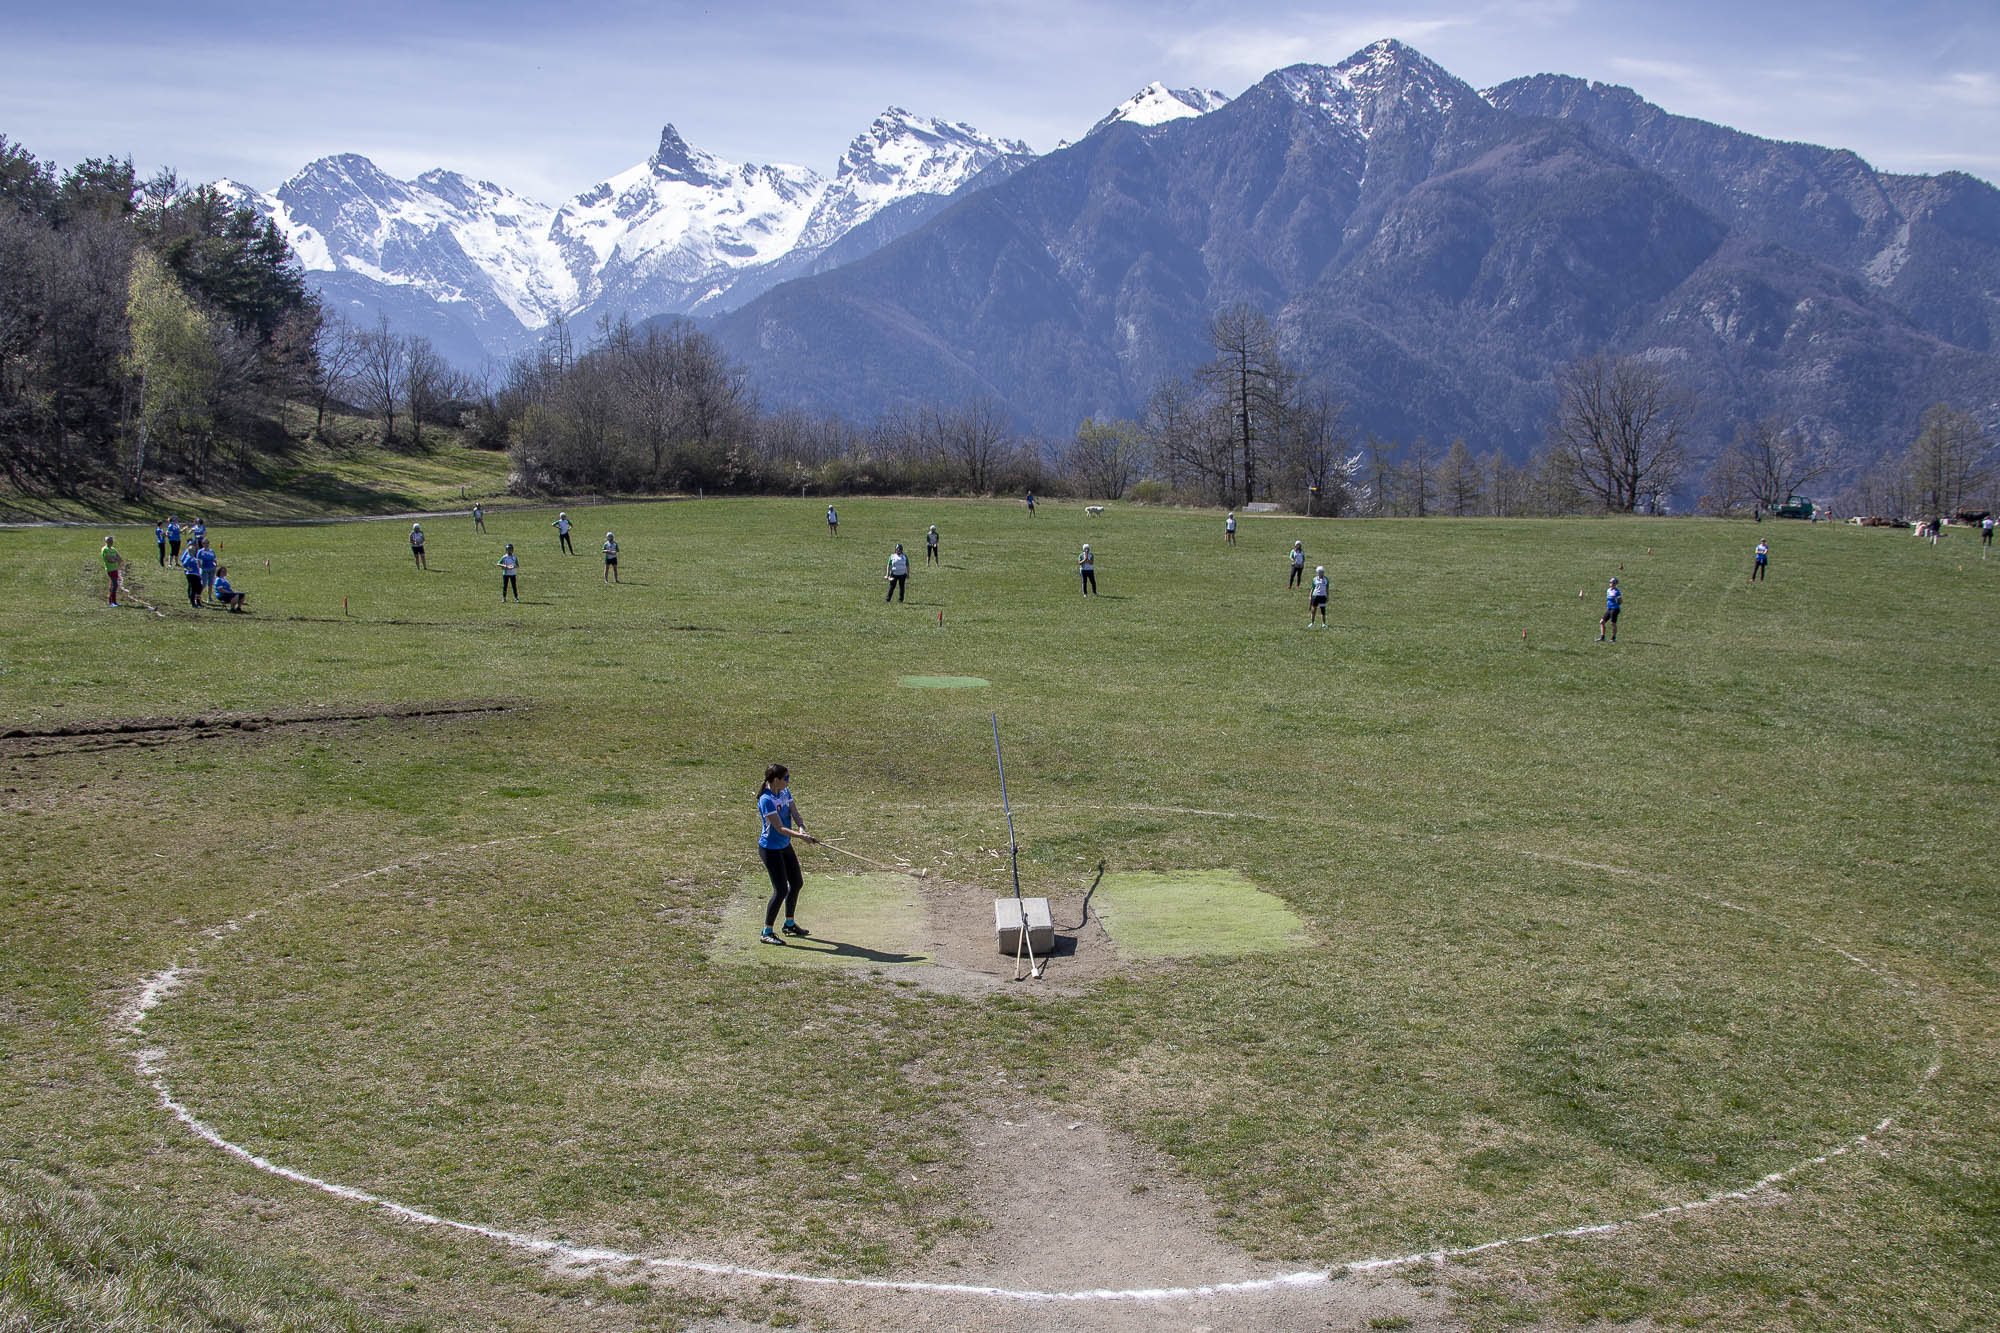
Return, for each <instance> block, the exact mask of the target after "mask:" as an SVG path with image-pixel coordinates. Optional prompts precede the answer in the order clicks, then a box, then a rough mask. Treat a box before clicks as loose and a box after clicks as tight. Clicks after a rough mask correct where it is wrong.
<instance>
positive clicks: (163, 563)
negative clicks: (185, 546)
mask: <svg viewBox="0 0 2000 1333" xmlns="http://www.w3.org/2000/svg"><path fill="white" fill-rule="evenodd" d="M153 540H154V541H156V542H158V543H159V544H160V568H161V569H165V568H166V567H167V530H166V528H164V527H162V526H161V525H160V524H158V523H155V524H154V525H153Z"/></svg>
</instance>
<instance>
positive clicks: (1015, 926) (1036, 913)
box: [993, 898, 1056, 958]
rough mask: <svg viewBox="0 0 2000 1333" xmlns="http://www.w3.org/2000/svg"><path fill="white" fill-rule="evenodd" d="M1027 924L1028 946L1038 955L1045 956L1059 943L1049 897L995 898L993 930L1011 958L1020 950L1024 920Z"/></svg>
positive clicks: (1005, 952)
mask: <svg viewBox="0 0 2000 1333" xmlns="http://www.w3.org/2000/svg"><path fill="white" fill-rule="evenodd" d="M1023 920H1025V921H1026V922H1027V927H1028V947H1029V948H1030V949H1032V950H1034V954H1035V957H1037V958H1046V957H1047V956H1048V955H1049V954H1050V953H1052V952H1054V950H1055V947H1056V923H1055V918H1054V917H1053V916H1051V915H1050V914H1049V900H1048V899H1047V898H995V899H994V900H993V931H994V934H996V935H998V936H999V937H1000V952H1001V953H1003V954H1005V955H1006V956H1007V957H1009V958H1014V957H1017V956H1019V954H1020V952H1021V924H1022V922H1023Z"/></svg>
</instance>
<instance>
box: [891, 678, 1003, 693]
mask: <svg viewBox="0 0 2000 1333" xmlns="http://www.w3.org/2000/svg"><path fill="white" fill-rule="evenodd" d="M896 683H897V684H898V685H902V686H905V687H907V688H909V689H912V690H983V689H985V688H986V687H987V686H988V685H991V684H992V683H993V682H992V681H990V680H987V679H986V678H985V677H983V676H904V677H902V678H901V679H899V680H898V681H897V682H896Z"/></svg>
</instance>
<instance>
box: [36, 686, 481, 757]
mask: <svg viewBox="0 0 2000 1333" xmlns="http://www.w3.org/2000/svg"><path fill="white" fill-rule="evenodd" d="M517 707H519V705H518V704H516V703H512V702H507V701H502V700H495V699H486V700H456V701H454V700H444V701H438V702H433V703H405V704H378V705H361V706H352V707H347V708H343V709H340V710H338V711H329V710H310V709H306V710H297V711H290V712H276V713H229V712H219V713H202V714H197V715H196V716H194V717H141V718H111V719H81V720H78V721H75V722H65V723H62V724H60V725H58V726H52V727H16V728H14V729H12V730H9V731H0V759H41V758H45V757H47V756H50V755H58V754H88V753H91V752H93V751H97V750H110V749H118V748H123V747H140V748H145V747H151V746H159V745H173V744H175V743H177V742H180V741H193V740H214V739H216V738H217V737H220V736H229V735H240V734H242V733H244V732H253V731H269V730H275V729H279V728H287V727H312V726H325V725H327V724H329V723H336V722H378V721H385V720H389V721H416V720H420V719H431V718H456V717H472V716H486V715H492V714H496V713H508V712H512V711H514V709H515V708H517Z"/></svg>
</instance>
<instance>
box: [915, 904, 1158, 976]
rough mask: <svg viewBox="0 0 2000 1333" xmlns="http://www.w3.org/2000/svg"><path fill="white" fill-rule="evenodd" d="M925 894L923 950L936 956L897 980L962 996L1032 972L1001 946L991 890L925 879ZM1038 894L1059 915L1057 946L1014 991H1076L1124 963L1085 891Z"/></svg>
mask: <svg viewBox="0 0 2000 1333" xmlns="http://www.w3.org/2000/svg"><path fill="white" fill-rule="evenodd" d="M920 892H921V894H922V897H923V904H924V945H923V948H924V952H926V953H928V954H929V955H930V956H931V959H932V962H931V964H930V965H929V966H927V967H918V968H910V969H907V970H905V971H902V972H898V973H897V974H896V975H897V976H898V977H899V978H901V979H903V980H908V981H914V982H916V983H917V984H918V985H920V986H923V987H925V988H926V989H930V990H937V991H943V992H946V993H949V994H961V995H962V994H978V993H981V992H984V991H989V990H992V989H994V988H996V987H999V986H1012V985H1014V976H1015V974H1016V972H1020V973H1022V974H1023V975H1025V974H1026V973H1027V971H1028V968H1027V963H1026V960H1025V959H1023V960H1021V962H1020V963H1019V964H1018V965H1017V963H1016V960H1015V958H1014V956H1013V955H1012V954H1002V953H1001V952H1000V947H999V942H998V939H997V937H996V935H995V933H994V929H993V901H994V894H993V890H992V889H990V888H982V887H978V886H969V885H965V884H959V883H954V882H953V881H951V880H948V879H939V878H931V879H927V880H923V881H921V888H920ZM1039 896H1046V897H1048V899H1049V912H1050V915H1051V916H1052V917H1053V918H1054V919H1055V927H1056V930H1055V936H1056V945H1055V950H1054V951H1053V952H1052V953H1051V954H1050V955H1049V956H1048V958H1047V959H1045V960H1041V961H1043V962H1044V964H1045V965H1044V967H1043V970H1042V976H1041V979H1040V980H1039V981H1035V980H1025V981H1022V982H1021V983H1020V985H1019V986H1018V987H1016V989H1019V990H1022V991H1024V992H1026V993H1030V994H1032V993H1036V992H1040V993H1042V994H1056V995H1072V994H1075V993H1076V992H1077V991H1079V990H1083V989H1085V988H1086V987H1088V986H1090V985H1091V984H1092V983H1094V982H1097V981H1101V980H1103V979H1104V978H1105V977H1108V976H1110V975H1112V974H1113V973H1114V972H1116V971H1118V970H1119V968H1120V967H1121V966H1122V965H1123V964H1122V962H1121V960H1120V958H1119V955H1118V949H1117V946H1116V945H1114V944H1113V943H1112V941H1111V937H1110V936H1109V935H1107V934H1106V933H1105V931H1104V925H1103V923H1102V922H1101V921H1099V920H1098V917H1097V913H1096V910H1095V909H1094V908H1093V907H1092V906H1091V905H1090V903H1089V902H1088V898H1089V897H1090V892H1089V890H1088V889H1085V890H1079V891H1075V892H1072V893H1070V894H1067V895H1039Z"/></svg>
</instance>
